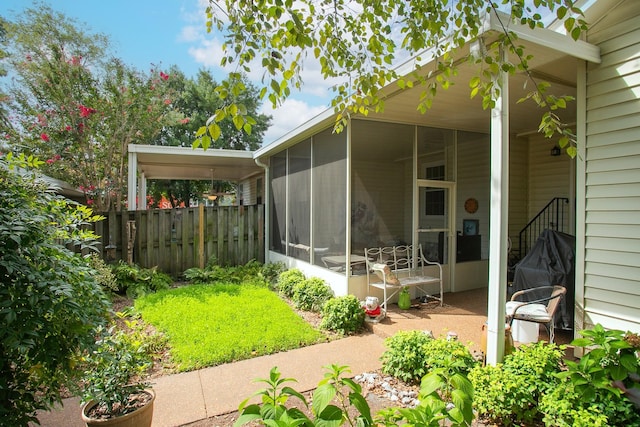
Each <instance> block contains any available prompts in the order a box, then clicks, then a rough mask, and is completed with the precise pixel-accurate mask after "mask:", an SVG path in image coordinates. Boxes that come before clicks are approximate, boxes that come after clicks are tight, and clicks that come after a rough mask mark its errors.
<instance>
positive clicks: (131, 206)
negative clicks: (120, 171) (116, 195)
mask: <svg viewBox="0 0 640 427" xmlns="http://www.w3.org/2000/svg"><path fill="white" fill-rule="evenodd" d="M130 148H131V147H129V154H128V156H129V163H128V172H129V174H128V176H127V209H128V210H130V211H135V210H136V209H137V203H136V192H137V190H138V180H137V177H138V155H137V154H136V152H135V150H134V151H131V149H130Z"/></svg>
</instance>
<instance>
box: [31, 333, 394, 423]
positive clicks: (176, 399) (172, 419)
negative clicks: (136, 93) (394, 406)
mask: <svg viewBox="0 0 640 427" xmlns="http://www.w3.org/2000/svg"><path fill="white" fill-rule="evenodd" d="M383 352H384V339H383V338H381V337H379V336H378V335H375V334H371V333H370V334H365V335H359V336H353V337H348V338H344V339H340V340H336V341H331V342H328V343H323V344H317V345H313V346H309V347H303V348H299V349H296V350H291V351H287V352H282V353H277V354H272V355H268V356H262V357H257V358H254V359H248V360H243V361H240V362H235V363H229V364H225V365H220V366H215V367H212V368H206V369H201V370H199V371H192V372H185V373H182V374H175V375H167V376H164V377H160V378H157V379H156V380H155V382H154V384H153V389H154V390H155V392H156V401H155V403H154V408H153V426H154V427H165V426H166V427H169V426H171V427H174V426H181V425H184V424H189V423H192V422H195V421H198V420H202V419H204V418H208V417H212V416H214V415H221V414H227V413H229V412H233V411H235V410H237V409H238V405H239V404H240V402H242V401H243V400H244V399H246V398H247V397H249V396H251V395H252V394H253V393H254V392H256V391H257V390H259V389H260V388H263V385H262V384H259V383H256V382H255V380H256V379H258V378H268V377H269V371H270V370H271V368H273V367H274V366H277V367H278V370H279V371H280V372H281V373H282V376H283V377H289V378H295V379H296V380H297V383H290V384H288V385H289V386H291V387H293V388H294V389H296V390H297V391H300V392H304V391H308V390H313V389H314V388H316V386H317V384H318V381H320V380H321V379H322V378H323V377H324V373H325V372H326V371H325V370H324V369H323V366H326V365H331V364H337V365H348V366H349V367H350V369H351V372H352V373H353V374H354V375H356V374H359V373H362V372H367V371H372V370H375V369H378V368H380V366H381V365H380V360H379V358H380V356H381V355H382V353H383ZM38 419H39V420H40V423H41V425H42V426H44V427H63V426H64V427H84V426H85V424H84V422H83V421H82V418H81V417H80V403H79V400H78V399H77V398H70V399H65V400H64V402H63V407H62V408H60V409H57V410H54V411H51V412H46V413H42V414H40V415H39V417H38Z"/></svg>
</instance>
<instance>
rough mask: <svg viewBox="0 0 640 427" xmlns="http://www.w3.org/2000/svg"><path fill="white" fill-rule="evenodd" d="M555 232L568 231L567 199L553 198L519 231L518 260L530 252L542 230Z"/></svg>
mask: <svg viewBox="0 0 640 427" xmlns="http://www.w3.org/2000/svg"><path fill="white" fill-rule="evenodd" d="M547 229H549V230H555V231H560V232H563V233H567V232H569V231H570V225H569V199H568V198H566V197H555V198H553V199H552V200H551V201H550V202H549V203H547V205H546V206H545V207H544V208H542V210H541V211H540V212H538V214H537V215H536V216H535V217H534V218H533V219H532V220H531V221H529V223H528V224H527V225H525V226H524V228H523V229H522V230H521V231H520V244H519V247H518V255H519V257H520V259H522V258H524V257H525V255H527V253H528V252H529V251H530V250H531V247H532V246H533V245H534V243H535V242H536V240H537V239H538V236H540V233H542V232H543V231H544V230H547Z"/></svg>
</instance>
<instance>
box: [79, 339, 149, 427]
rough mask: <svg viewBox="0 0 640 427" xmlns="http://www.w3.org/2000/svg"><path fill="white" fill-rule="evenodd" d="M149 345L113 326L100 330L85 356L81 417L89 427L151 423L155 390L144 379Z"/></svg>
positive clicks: (146, 424) (147, 365)
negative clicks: (91, 350) (91, 348)
mask: <svg viewBox="0 0 640 427" xmlns="http://www.w3.org/2000/svg"><path fill="white" fill-rule="evenodd" d="M151 363H152V359H151V357H150V356H149V353H148V352H147V349H146V346H145V345H144V344H143V343H142V342H141V341H140V340H138V339H136V338H135V337H131V336H130V335H128V334H126V333H125V332H124V331H122V330H120V331H117V332H115V331H114V328H111V329H109V330H107V331H106V333H101V334H100V338H99V339H98V341H96V348H95V350H94V351H93V352H91V353H89V354H88V355H87V356H86V357H85V370H84V385H83V393H82V394H83V399H82V402H83V405H82V419H83V420H84V422H85V423H86V424H87V426H136V427H138V426H139V427H143V426H150V425H151V419H152V417H153V402H154V400H155V393H154V391H153V390H152V389H150V388H149V383H148V382H147V381H145V380H144V375H145V373H146V372H147V371H148V369H149V367H150V366H151Z"/></svg>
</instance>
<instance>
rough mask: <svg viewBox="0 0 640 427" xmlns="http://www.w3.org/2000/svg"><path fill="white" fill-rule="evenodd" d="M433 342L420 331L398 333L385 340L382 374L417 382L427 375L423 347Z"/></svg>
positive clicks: (429, 336)
mask: <svg viewBox="0 0 640 427" xmlns="http://www.w3.org/2000/svg"><path fill="white" fill-rule="evenodd" d="M431 340H433V338H432V337H431V335H429V334H427V333H425V332H422V331H400V332H397V333H396V334H394V335H393V336H391V337H389V338H387V339H386V340H385V345H386V347H387V350H385V352H384V353H382V357H381V360H382V372H384V373H385V374H388V375H392V376H394V377H396V378H399V379H401V380H402V381H405V382H417V381H419V380H420V379H421V378H422V377H423V376H424V375H425V374H426V373H427V365H426V357H427V356H426V353H425V350H424V345H425V344H427V343H428V342H429V341H431Z"/></svg>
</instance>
